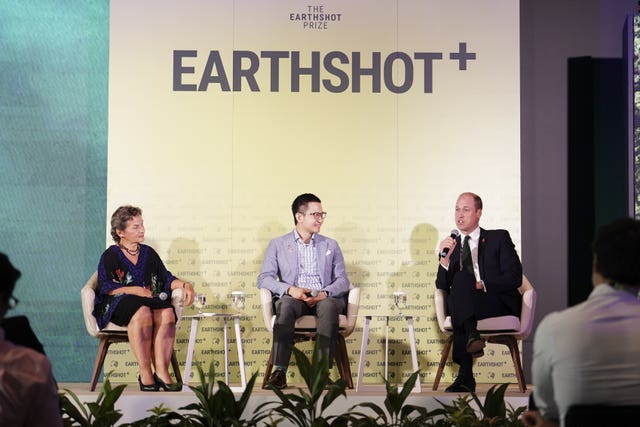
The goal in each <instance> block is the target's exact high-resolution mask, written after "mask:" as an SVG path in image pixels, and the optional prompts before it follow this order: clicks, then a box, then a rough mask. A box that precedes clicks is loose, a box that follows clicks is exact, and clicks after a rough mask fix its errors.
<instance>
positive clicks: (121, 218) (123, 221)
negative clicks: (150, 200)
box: [111, 205, 142, 243]
mask: <svg viewBox="0 0 640 427" xmlns="http://www.w3.org/2000/svg"><path fill="white" fill-rule="evenodd" d="M138 215H142V209H140V208H137V207H135V206H130V205H127V206H120V207H119V208H118V209H116V211H115V212H114V213H113V215H111V237H113V240H114V241H115V242H116V243H120V236H118V233H117V232H116V230H120V231H122V230H124V229H125V228H127V222H129V221H130V220H131V218H133V217H134V216H138Z"/></svg>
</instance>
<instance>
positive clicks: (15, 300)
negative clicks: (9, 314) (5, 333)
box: [8, 295, 20, 309]
mask: <svg viewBox="0 0 640 427" xmlns="http://www.w3.org/2000/svg"><path fill="white" fill-rule="evenodd" d="M19 302H20V300H19V299H18V298H16V297H14V296H13V295H11V296H10V297H9V303H8V305H9V309H12V308H16V306H17V305H18V303H19Z"/></svg>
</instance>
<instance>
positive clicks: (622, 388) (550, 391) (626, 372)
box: [532, 284, 640, 425]
mask: <svg viewBox="0 0 640 427" xmlns="http://www.w3.org/2000/svg"><path fill="white" fill-rule="evenodd" d="M639 327H640V299H638V297H637V296H635V295H633V294H631V293H629V292H626V291H622V290H617V289H614V288H613V287H611V286H609V285H607V284H602V285H598V286H596V287H595V288H594V289H593V291H592V292H591V294H590V295H589V298H588V299H587V300H586V301H584V302H583V303H581V304H578V305H576V306H574V307H570V308H568V309H566V310H563V311H561V312H555V313H551V314H549V315H548V316H547V317H545V318H544V319H543V320H542V322H540V325H539V326H538V329H537V330H536V333H535V338H534V345H533V347H534V348H533V365H532V371H533V384H534V386H535V388H534V393H533V394H534V399H535V403H536V405H537V406H538V408H539V410H540V412H541V413H542V415H543V416H544V417H545V418H548V419H556V420H557V419H560V422H561V425H564V416H565V414H566V412H567V409H568V408H569V406H571V405H574V404H604V405H607V404H609V405H640V333H639V332H640V331H639V330H638V329H639Z"/></svg>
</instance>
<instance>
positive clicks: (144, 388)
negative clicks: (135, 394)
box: [138, 375, 160, 391]
mask: <svg viewBox="0 0 640 427" xmlns="http://www.w3.org/2000/svg"><path fill="white" fill-rule="evenodd" d="M154 379H156V377H155V375H154ZM138 384H140V391H158V390H160V387H159V386H158V383H157V382H154V383H153V384H149V385H147V384H142V380H141V379H140V375H138Z"/></svg>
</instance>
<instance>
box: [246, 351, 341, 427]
mask: <svg viewBox="0 0 640 427" xmlns="http://www.w3.org/2000/svg"><path fill="white" fill-rule="evenodd" d="M293 355H294V357H295V360H296V364H297V366H298V371H299V372H300V376H301V377H302V378H303V380H304V383H305V385H306V389H304V388H300V387H297V391H298V393H297V394H295V393H285V392H284V391H282V390H279V389H277V388H275V387H274V388H272V389H273V392H274V393H275V394H276V396H277V397H278V399H279V402H265V403H263V404H261V405H260V406H259V407H258V408H257V409H256V420H257V421H263V422H264V423H265V424H266V425H269V426H276V425H278V424H279V423H280V422H282V421H283V420H285V419H286V420H287V421H288V422H289V423H292V424H294V425H296V426H299V427H320V426H347V425H348V418H347V417H346V416H345V415H327V414H326V410H327V408H328V407H329V406H330V405H331V404H332V403H333V402H334V401H335V399H336V398H337V397H338V396H345V397H346V393H345V389H346V386H347V384H346V382H345V381H344V380H343V379H339V380H337V381H335V382H333V383H329V360H328V358H327V357H326V356H322V357H320V350H319V346H318V342H317V341H316V344H315V346H314V350H313V356H312V360H311V361H309V359H308V358H307V356H306V355H305V354H304V353H303V352H302V351H301V350H299V349H297V348H296V347H294V348H293Z"/></svg>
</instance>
